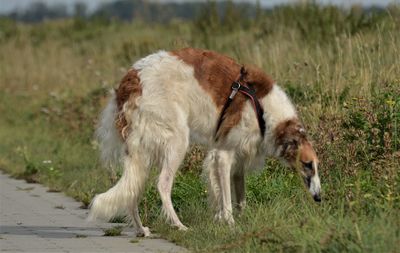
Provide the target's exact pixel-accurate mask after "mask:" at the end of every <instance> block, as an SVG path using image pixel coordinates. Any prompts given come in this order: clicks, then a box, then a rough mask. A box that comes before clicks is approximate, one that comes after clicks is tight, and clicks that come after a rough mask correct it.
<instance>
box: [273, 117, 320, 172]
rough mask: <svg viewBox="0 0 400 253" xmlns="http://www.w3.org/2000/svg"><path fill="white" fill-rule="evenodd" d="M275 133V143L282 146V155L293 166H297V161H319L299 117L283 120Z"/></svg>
mask: <svg viewBox="0 0 400 253" xmlns="http://www.w3.org/2000/svg"><path fill="white" fill-rule="evenodd" d="M274 134H275V145H276V146H277V147H282V153H281V154H280V156H281V157H282V158H284V159H285V160H286V161H288V162H289V164H291V165H292V166H295V165H296V163H297V162H302V163H307V162H312V161H318V158H317V155H316V154H315V151H314V149H313V147H312V145H311V143H310V142H309V141H308V140H307V136H306V133H305V131H304V128H303V125H302V124H301V123H300V121H299V120H298V119H290V120H286V121H283V122H281V123H280V124H278V126H277V127H276V128H275V132H274ZM297 159H299V160H298V161H297ZM312 173H314V171H312Z"/></svg>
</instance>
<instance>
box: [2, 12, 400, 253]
mask: <svg viewBox="0 0 400 253" xmlns="http://www.w3.org/2000/svg"><path fill="white" fill-rule="evenodd" d="M210 8H212V7H210ZM230 8H233V9H231V10H230V11H229V12H227V13H231V14H229V15H234V16H235V17H236V14H235V13H237V12H238V11H240V10H235V9H234V6H233V7H232V6H231V7H230ZM229 15H228V16H225V17H224V18H221V19H220V18H219V17H218V16H214V17H213V16H211V17H209V16H207V15H206V16H202V17H201V19H200V18H199V19H198V20H196V21H194V22H183V21H178V20H175V21H172V22H170V23H168V24H157V23H151V24H146V23H142V22H140V21H136V22H132V23H125V22H119V21H116V20H112V21H108V20H102V19H95V20H82V19H79V18H78V19H71V20H63V21H51V22H44V23H41V24H37V25H28V24H20V23H15V22H12V21H10V20H1V21H0V101H1V104H0V114H1V117H0V140H1V142H0V167H1V169H3V170H5V171H7V172H10V173H12V174H14V175H16V176H19V177H23V178H26V179H27V180H29V181H31V182H35V181H38V182H41V183H44V184H46V185H48V186H49V187H50V188H51V189H52V190H61V191H64V192H66V193H67V194H69V195H71V196H73V197H75V198H76V199H78V200H81V201H82V202H83V203H84V204H85V205H87V204H88V203H89V202H90V200H91V198H92V197H93V196H94V194H96V193H99V192H102V191H105V190H107V189H108V187H110V186H111V185H112V184H113V183H114V182H115V180H116V178H115V175H114V174H113V173H110V172H108V171H107V170H104V169H103V168H101V166H100V165H99V162H98V158H97V152H98V150H97V149H98V146H97V143H96V142H95V141H94V140H93V138H92V137H93V131H94V126H95V124H96V122H97V115H98V114H99V111H100V110H101V108H102V107H103V106H104V104H105V101H106V97H107V90H108V89H110V88H112V87H116V85H117V84H118V82H119V80H120V78H121V77H122V75H123V74H124V73H125V71H126V70H127V68H129V66H130V65H131V63H132V62H133V61H135V60H137V59H139V58H140V57H143V56H145V55H147V54H149V53H151V52H155V51H157V50H159V49H167V50H170V49H175V48H180V47H185V46H193V47H201V48H208V49H212V50H216V51H218V52H221V53H224V54H228V55H230V56H232V57H234V58H235V59H237V60H238V61H240V62H242V63H250V64H255V65H258V66H260V67H262V68H263V69H264V70H265V72H267V73H269V74H271V75H272V76H273V77H274V78H275V80H277V82H278V83H279V84H280V85H281V86H283V88H284V89H285V90H286V91H287V92H288V93H289V95H290V96H291V98H292V99H293V100H294V102H295V104H296V105H297V108H298V110H299V112H300V114H301V116H302V118H303V121H304V123H305V125H306V126H307V130H308V132H309V134H310V135H311V136H312V139H314V144H315V146H316V149H317V151H318V155H319V158H320V161H321V168H320V171H321V172H320V173H321V179H322V188H323V202H322V204H321V205H316V204H314V203H313V202H312V200H310V199H309V198H308V195H307V194H306V193H305V192H304V189H303V188H302V186H301V182H300V181H299V179H298V178H297V176H296V175H295V174H294V173H292V172H291V171H289V170H288V169H286V168H284V167H282V166H281V165H279V164H278V163H277V161H274V160H268V162H267V165H266V168H265V169H264V170H263V171H262V172H258V173H255V174H253V175H250V176H249V177H248V178H247V181H246V183H247V198H248V208H247V209H246V211H245V212H244V213H243V214H242V215H240V216H239V215H238V214H235V216H236V220H237V225H236V226H235V227H234V228H233V229H231V228H229V227H227V226H225V225H224V224H215V223H214V222H213V220H212V217H213V215H212V210H210V208H209V207H208V204H207V192H206V187H205V184H204V182H203V181H202V180H201V179H200V174H201V159H202V157H203V153H202V150H201V148H199V147H195V148H194V149H193V150H192V152H191V153H190V154H189V155H188V156H187V157H186V159H185V163H184V164H183V165H182V170H181V171H180V173H179V175H178V178H177V180H176V183H175V185H174V191H173V201H174V205H175V207H176V209H177V210H178V212H179V215H180V217H182V220H183V221H184V223H185V224H187V225H188V226H189V227H190V230H189V232H185V233H183V232H180V231H175V230H173V229H171V228H170V227H168V226H167V225H165V224H164V221H163V218H162V217H160V199H159V197H158V195H157V192H156V189H155V175H156V174H157V173H153V174H154V175H153V176H152V178H151V180H150V181H149V185H148V187H147V189H146V194H145V196H144V199H143V201H142V207H141V214H142V217H143V220H144V223H145V224H146V225H150V227H152V228H154V229H155V231H157V232H159V233H160V234H161V235H162V236H164V237H166V238H168V239H170V240H173V241H175V242H177V243H179V244H182V245H184V246H186V247H188V248H190V249H192V250H194V251H199V252H216V251H225V252H266V251H267V252H268V251H270V252H276V251H281V252H313V251H316V252H320V251H323V252H343V251H350V252H396V251H398V249H397V245H399V244H400V236H399V235H400V217H399V213H400V212H399V211H400V210H399V209H400V177H399V168H400V131H399V122H400V78H399V77H400V57H399V55H400V47H399V41H400V27H399V24H400V22H399V21H400V11H399V9H398V7H396V6H392V7H390V9H388V10H386V11H385V12H380V13H365V12H363V11H362V10H361V9H358V8H352V9H350V10H341V9H338V8H336V7H329V6H328V7H319V6H317V5H313V4H309V5H300V6H297V7H281V8H279V9H275V10H274V11H272V12H266V13H264V12H263V13H258V15H257V17H256V18H254V19H237V18H232V17H230V16H229ZM207 18H209V19H207ZM117 176H118V173H117Z"/></svg>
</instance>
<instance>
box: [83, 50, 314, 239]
mask: <svg viewBox="0 0 400 253" xmlns="http://www.w3.org/2000/svg"><path fill="white" fill-rule="evenodd" d="M97 133H98V136H99V137H100V147H101V151H102V158H103V160H104V161H106V162H113V161H114V162H120V163H121V164H122V165H123V168H124V172H123V175H122V177H121V178H120V179H119V181H118V182H117V184H116V185H115V186H114V187H112V188H111V189H109V190H108V191H107V192H105V193H102V194H99V195H97V196H96V197H95V198H94V200H93V202H92V204H91V210H90V215H89V219H94V218H103V219H110V218H112V217H114V216H116V215H121V214H125V215H129V216H130V218H131V219H132V222H133V225H134V227H135V228H136V230H137V235H138V236H148V235H149V234H150V232H149V229H148V228H147V227H144V226H143V225H142V222H141V220H140V217H139V211H138V205H139V200H140V197H141V194H142V192H143V189H144V186H145V182H146V180H147V176H148V174H149V171H150V168H151V167H153V166H155V167H158V168H160V170H161V171H160V175H159V179H158V184H157V188H158V191H159V194H160V196H161V200H162V208H163V212H164V214H165V215H166V217H167V219H168V220H169V221H170V222H171V223H172V225H173V226H175V227H177V228H179V229H182V230H186V229H187V228H186V227H185V226H184V225H183V224H182V223H181V221H180V220H179V218H178V216H177V214H176V213H175V210H174V208H173V206H172V201H171V190H172V185H173V181H174V177H175V174H176V172H177V170H178V168H179V166H180V164H181V163H182V161H183V159H184V156H185V153H186V151H187V150H188V147H189V144H190V143H198V144H201V145H203V146H205V147H207V148H208V154H207V156H206V158H205V161H204V171H205V173H206V175H208V179H209V180H208V181H209V186H210V191H209V193H210V195H211V198H212V199H213V200H215V203H216V209H217V213H216V216H215V217H216V218H217V219H220V220H222V221H225V222H227V223H228V224H233V223H234V219H233V215H232V200H231V180H232V186H233V191H232V192H233V194H234V200H235V203H234V206H237V207H238V208H239V209H242V208H243V207H244V205H245V183H244V175H245V171H246V169H249V168H262V167H263V166H264V160H265V157H266V156H272V157H277V158H279V159H280V160H282V161H283V162H284V163H285V164H287V165H288V166H290V167H293V168H297V169H298V170H299V171H300V174H301V175H302V177H303V179H304V182H305V185H306V187H307V188H308V189H309V192H310V193H311V195H312V196H313V198H314V200H315V201H320V200H321V199H320V180H319V177H318V169H317V168H318V159H317V156H316V154H315V152H314V150H313V148H312V145H311V143H310V142H309V141H308V140H307V137H306V132H305V130H304V128H303V126H302V124H301V122H300V120H299V118H298V116H297V113H296V110H295V108H294V106H293V105H292V103H291V101H290V100H289V98H288V97H287V95H286V94H285V93H284V91H283V90H282V89H281V88H280V87H279V86H278V85H276V84H275V83H274V81H273V80H272V79H271V78H270V77H268V76H267V75H266V74H264V73H263V71H262V70H260V69H258V68H256V67H248V66H241V65H239V64H238V63H236V62H235V61H234V60H233V59H231V58H229V57H226V56H223V55H221V54H218V53H215V52H212V51H206V50H199V49H193V48H187V49H182V50H177V51H171V52H166V51H160V52H158V53H155V54H152V55H149V56H147V57H145V58H142V59H141V60H139V61H137V62H136V63H135V64H134V65H133V67H132V68H131V69H130V70H129V71H128V73H127V74H126V76H125V77H124V78H123V79H122V81H121V83H120V85H119V87H118V89H116V90H115V91H114V92H113V93H112V95H111V99H110V101H109V103H108V105H107V107H106V108H105V110H104V111H103V113H102V116H101V121H100V126H99V128H98V131H97Z"/></svg>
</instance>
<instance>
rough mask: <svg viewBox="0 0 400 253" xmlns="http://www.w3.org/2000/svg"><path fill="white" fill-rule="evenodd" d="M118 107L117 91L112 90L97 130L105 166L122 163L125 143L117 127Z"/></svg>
mask: <svg viewBox="0 0 400 253" xmlns="http://www.w3.org/2000/svg"><path fill="white" fill-rule="evenodd" d="M117 113H118V108H117V101H116V95H115V91H114V90H112V91H111V97H110V100H109V102H108V104H107V106H106V108H105V109H104V110H103V112H102V113H101V117H100V122H99V125H98V128H97V130H96V137H97V140H98V142H99V145H100V152H101V156H100V157H101V161H102V163H103V165H104V166H105V167H108V168H115V167H116V166H118V165H119V164H120V163H121V157H122V156H121V154H122V152H123V149H124V143H123V142H122V139H121V137H120V136H119V133H118V131H117V129H116V127H115V119H116V117H117Z"/></svg>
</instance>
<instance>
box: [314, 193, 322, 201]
mask: <svg viewBox="0 0 400 253" xmlns="http://www.w3.org/2000/svg"><path fill="white" fill-rule="evenodd" d="M313 198H314V200H315V202H321V196H320V195H319V194H316V195H314V196H313Z"/></svg>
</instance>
